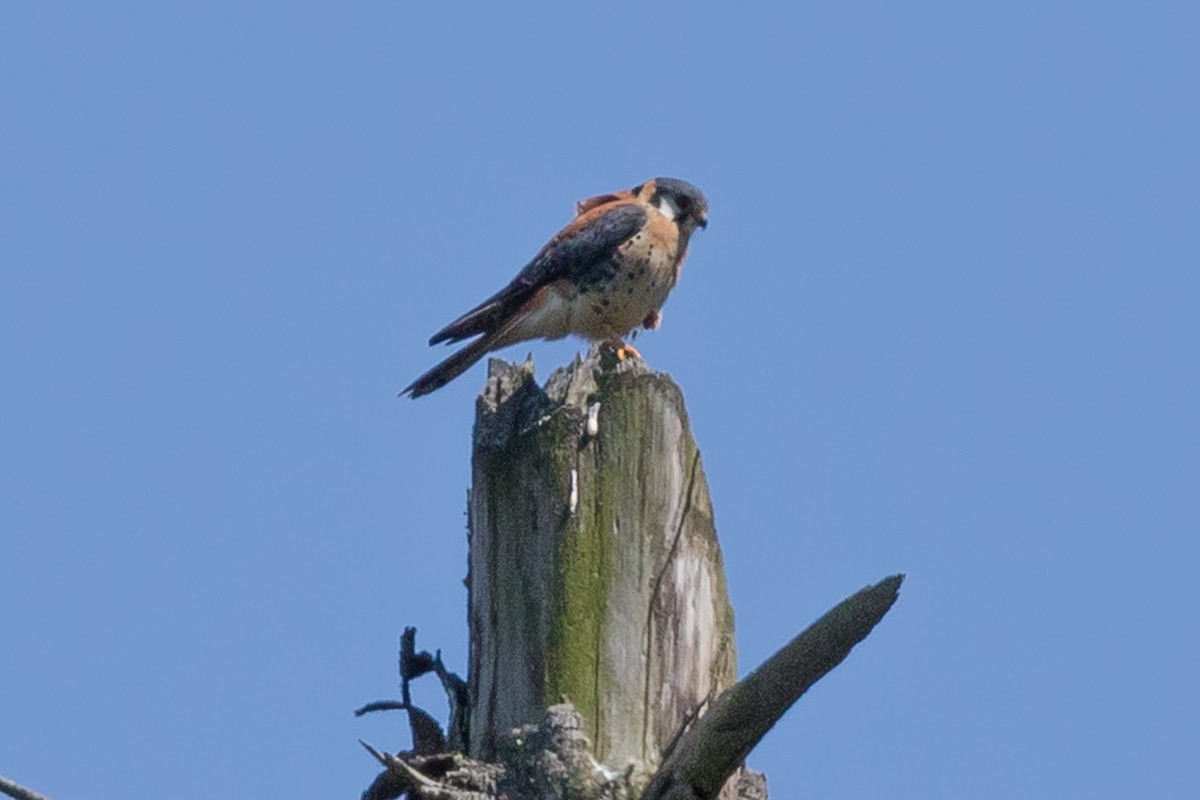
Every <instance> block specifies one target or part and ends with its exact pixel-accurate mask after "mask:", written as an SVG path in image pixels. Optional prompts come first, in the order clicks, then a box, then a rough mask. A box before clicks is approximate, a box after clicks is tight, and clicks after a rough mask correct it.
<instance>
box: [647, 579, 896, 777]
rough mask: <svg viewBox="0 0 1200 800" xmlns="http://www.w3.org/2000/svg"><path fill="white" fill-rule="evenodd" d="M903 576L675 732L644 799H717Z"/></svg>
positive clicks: (824, 623) (858, 600)
mask: <svg viewBox="0 0 1200 800" xmlns="http://www.w3.org/2000/svg"><path fill="white" fill-rule="evenodd" d="M903 581H904V576H903V575H892V576H891V577H889V578H885V579H884V580H882V581H880V582H879V583H877V584H875V585H874V586H868V587H866V588H865V589H863V590H861V591H859V592H858V593H856V594H854V595H852V596H851V597H848V598H846V599H845V600H843V601H842V602H841V603H839V604H838V605H836V606H834V607H833V608H832V609H830V610H829V611H828V612H826V613H825V615H824V616H823V617H821V618H820V619H819V620H817V621H816V622H814V623H813V624H812V625H810V626H809V627H808V628H806V629H805V630H804V631H803V632H801V633H800V634H799V635H798V636H796V637H795V638H794V639H792V640H791V641H790V642H788V643H787V644H786V645H784V646H783V647H782V648H780V649H779V651H778V652H776V653H775V654H774V655H773V656H771V657H770V658H768V659H767V660H766V661H764V662H763V663H762V664H761V665H760V666H759V667H758V669H756V670H754V672H752V673H750V674H749V675H747V676H746V677H745V678H743V679H742V680H741V681H739V682H738V683H737V684H735V685H734V686H732V687H730V688H729V689H728V690H727V691H726V692H725V693H724V694H722V695H721V696H720V697H718V698H717V699H716V701H714V702H713V705H712V708H710V709H709V711H708V713H706V714H705V715H704V716H702V717H701V718H700V719H698V720H697V721H696V722H695V723H694V724H693V725H692V726H691V727H690V728H688V729H687V730H685V731H683V733H682V734H681V735H680V736H679V737H678V739H677V741H676V744H675V747H674V748H673V749H672V751H671V753H670V754H669V755H668V756H667V757H666V759H665V760H664V761H663V763H662V765H661V766H660V767H659V768H658V771H657V772H655V773H654V777H653V778H651V779H650V783H649V784H647V785H646V789H645V791H643V792H642V795H641V800H662V798H676V797H701V798H707V797H716V796H717V792H719V791H720V789H721V787H722V786H723V785H724V783H725V781H726V780H727V779H728V778H729V776H730V775H732V774H733V773H734V771H735V770H736V769H737V768H738V766H739V765H740V764H741V763H742V762H743V761H744V760H745V758H746V756H747V755H748V754H749V753H750V751H751V750H752V749H753V748H754V746H755V745H756V744H758V742H759V741H760V740H761V739H762V738H763V736H765V735H766V734H767V731H769V730H770V729H771V728H772V727H773V726H774V725H775V723H776V722H778V721H779V718H780V717H782V716H783V714H784V712H786V711H787V710H788V709H789V708H790V707H791V706H792V704H793V703H795V702H796V701H797V700H799V699H800V696H801V695H802V694H804V692H806V691H807V690H808V688H809V687H810V686H812V685H813V684H814V683H816V682H817V681H818V680H820V679H821V678H822V677H824V676H825V674H826V673H828V672H829V671H830V670H831V669H833V668H834V667H836V666H837V665H838V664H840V663H841V662H842V660H843V659H845V658H846V656H848V655H849V654H850V650H851V649H852V648H853V647H854V645H856V644H858V643H859V642H861V641H862V640H863V639H865V638H866V636H867V634H869V633H870V632H871V630H872V629H873V628H874V627H875V625H876V624H877V623H878V622H879V621H880V620H881V619H883V615H884V614H886V613H887V612H888V609H890V608H891V607H892V604H893V603H895V602H896V598H897V597H898V596H899V591H900V584H901V583H902V582H903Z"/></svg>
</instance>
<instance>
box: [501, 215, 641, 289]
mask: <svg viewBox="0 0 1200 800" xmlns="http://www.w3.org/2000/svg"><path fill="white" fill-rule="evenodd" d="M648 219H649V213H648V210H647V208H646V206H645V205H643V204H642V203H640V202H638V201H637V200H636V198H633V197H616V198H615V199H613V200H611V201H608V202H602V203H598V204H596V205H593V206H591V207H588V208H586V209H585V210H583V212H582V213H580V214H579V215H578V216H576V217H575V219H573V220H571V222H570V223H568V224H567V225H566V227H564V228H563V229H562V230H560V231H559V232H558V233H556V234H555V235H554V236H553V237H552V238H551V239H550V241H548V242H546V244H545V245H544V246H543V247H542V249H541V250H539V251H538V253H537V255H536V256H534V257H533V260H532V261H530V262H529V264H528V265H526V267H525V268H524V269H523V270H521V273H520V274H519V275H518V276H517V280H518V281H520V282H521V283H523V284H525V285H526V286H533V285H540V284H544V283H548V282H550V281H553V280H557V279H559V278H565V277H569V276H570V275H571V274H573V273H576V272H578V271H580V270H586V269H587V268H588V267H589V266H591V265H592V264H594V263H596V262H597V261H601V260H606V259H608V258H610V257H612V255H613V254H614V253H616V251H617V248H619V247H620V246H621V244H623V243H624V242H625V241H627V240H628V239H629V238H630V237H632V236H634V235H635V234H636V233H637V232H638V231H640V230H641V229H642V228H644V227H645V225H646V222H647V220H648Z"/></svg>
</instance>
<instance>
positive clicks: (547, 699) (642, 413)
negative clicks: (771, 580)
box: [357, 350, 903, 800]
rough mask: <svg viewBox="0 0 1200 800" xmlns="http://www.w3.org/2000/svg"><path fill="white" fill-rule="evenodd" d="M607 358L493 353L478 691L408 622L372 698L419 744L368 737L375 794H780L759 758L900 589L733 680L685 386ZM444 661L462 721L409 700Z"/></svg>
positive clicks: (658, 799)
mask: <svg viewBox="0 0 1200 800" xmlns="http://www.w3.org/2000/svg"><path fill="white" fill-rule="evenodd" d="M607 361H610V359H605V358H603V357H602V356H601V354H600V352H599V351H596V350H593V352H592V353H591V354H590V355H589V356H588V357H587V358H586V359H577V360H576V361H575V363H574V364H572V365H571V366H569V367H567V368H565V369H561V370H559V371H558V372H556V373H555V374H554V375H552V376H551V378H550V380H549V382H548V383H547V384H546V386H545V388H541V387H539V386H538V385H537V384H536V382H535V381H534V379H533V369H532V366H530V365H529V364H526V365H524V366H517V365H513V364H507V363H503V362H500V361H492V363H491V365H490V367H489V369H490V374H489V378H488V383H487V386H486V387H485V389H484V391H483V393H482V394H481V395H480V397H479V400H478V403H477V408H476V419H475V434H474V457H473V461H472V488H471V495H470V500H469V503H468V511H469V516H470V519H469V526H468V527H469V540H470V553H469V556H468V561H469V573H468V579H467V588H468V617H469V623H470V634H471V649H470V680H469V685H467V684H465V683H464V682H463V681H462V680H461V679H459V678H458V677H457V676H455V675H454V674H452V673H450V672H449V671H448V670H446V668H445V666H444V665H443V664H442V662H441V658H440V654H439V655H436V656H434V655H430V654H429V653H428V652H424V651H422V652H419V653H418V652H416V648H415V639H414V636H415V633H414V631H413V630H412V629H409V630H406V631H405V635H404V638H403V641H402V645H401V658H400V666H401V699H400V700H399V701H381V702H376V703H371V704H368V705H367V706H364V707H363V708H361V709H359V711H358V712H357V713H360V714H361V713H366V712H368V711H374V710H384V709H392V708H403V709H405V710H407V711H408V713H409V722H410V726H411V733H412V739H413V749H412V750H411V751H409V752H407V753H400V754H397V755H395V756H392V755H389V754H387V753H382V752H380V751H378V750H376V749H375V748H373V747H371V746H370V745H365V743H364V745H365V746H366V747H367V749H368V750H369V751H370V752H371V754H372V755H373V756H374V757H375V758H376V759H377V760H378V761H379V762H380V763H381V764H382V765H383V766H384V767H385V771H384V772H383V773H381V774H380V775H378V776H377V777H376V779H375V781H374V782H373V783H372V784H371V786H370V787H369V788H368V789H367V791H366V792H364V794H363V797H364V800H393V798H397V797H399V796H401V795H406V796H408V797H414V798H422V799H423V800H489V798H494V797H509V798H513V800H535V799H536V800H632V798H638V799H639V800H711V798H715V797H720V798H721V800H735V798H736V799H737V800H765V798H766V784H765V780H764V778H763V776H762V775H761V774H758V773H752V772H749V771H746V770H742V769H740V765H741V762H742V760H743V759H744V758H745V757H746V754H747V753H748V752H749V751H750V750H751V749H752V748H753V747H754V746H755V744H756V743H757V742H758V741H759V740H761V739H762V737H763V736H764V735H765V734H766V733H767V731H769V730H770V729H771V727H772V726H773V725H774V724H775V723H776V722H777V721H778V720H779V718H780V717H781V716H782V715H783V714H784V713H785V712H786V711H787V709H788V708H789V707H791V705H792V704H793V703H795V702H796V700H797V699H798V698H799V697H800V695H802V694H803V693H804V692H805V691H806V690H807V689H808V687H809V686H811V685H812V684H813V683H814V682H815V681H817V680H819V679H820V678H821V677H822V676H823V675H825V674H826V673H827V672H829V670H831V669H833V668H834V667H835V666H837V664H839V663H840V662H841V661H842V659H844V658H845V657H846V656H847V655H848V654H849V653H850V650H851V649H852V648H853V647H854V646H855V645H856V644H857V643H858V642H860V641H862V639H864V638H865V637H866V636H867V635H868V634H869V633H870V632H871V630H872V629H873V628H874V626H875V625H876V624H877V623H878V622H879V621H880V620H881V619H882V618H883V616H884V614H886V613H887V612H888V610H889V609H890V608H891V607H892V604H893V603H895V601H896V598H897V595H898V592H899V589H900V584H901V582H902V581H903V576H901V575H894V576H892V577H890V578H886V579H884V580H882V581H880V582H878V583H876V584H874V585H873V586H868V587H866V588H864V589H863V590H861V591H859V592H858V593H856V594H854V595H852V596H851V597H849V598H847V599H846V600H843V601H842V602H841V603H839V604H837V605H836V606H834V607H833V608H832V609H830V611H829V612H827V613H826V614H825V615H824V616H822V617H821V618H820V619H818V620H817V621H816V622H815V623H813V624H812V625H810V626H809V627H808V628H807V629H805V630H804V631H803V632H801V633H800V634H798V635H797V636H796V637H795V638H793V639H792V640H791V641H790V642H788V643H787V644H785V645H784V646H783V647H782V648H780V650H779V651H778V652H776V653H775V654H774V655H773V656H771V657H770V658H768V659H767V660H766V661H764V662H763V663H762V664H761V665H760V666H759V667H758V668H757V669H755V670H754V671H753V672H751V673H750V674H749V675H747V676H746V677H745V678H743V679H742V680H741V681H740V682H737V683H736V684H735V682H734V681H735V677H736V657H735V653H734V644H733V641H734V639H733V611H732V608H731V606H730V604H729V597H728V594H727V591H726V585H725V574H724V567H723V565H722V560H721V550H720V547H719V546H718V544H717V535H716V530H715V528H714V526H713V514H712V506H711V503H710V502H709V496H708V485H707V483H706V482H705V480H704V471H703V469H702V468H701V463H700V454H699V451H698V450H697V449H696V443H695V442H694V441H693V440H692V436H691V432H690V431H689V429H688V420H687V412H686V411H685V409H684V405H683V397H682V395H681V394H680V391H679V388H678V387H677V386H676V385H675V384H674V382H673V381H671V379H670V378H668V377H667V376H665V375H661V374H658V373H654V372H652V371H650V369H649V368H648V367H646V366H645V364H644V363H642V362H641V361H633V362H624V363H621V364H613V363H607ZM430 672H432V673H436V674H437V675H438V677H439V679H440V680H441V681H442V685H443V686H444V687H445V689H446V693H447V697H448V699H449V700H450V707H451V712H450V724H449V727H448V730H447V731H446V733H445V734H443V732H442V730H441V728H440V727H439V726H438V725H437V723H436V722H435V721H433V718H432V717H431V716H430V715H429V714H428V713H426V712H425V711H424V710H422V709H419V708H416V707H415V706H413V705H412V704H411V702H410V701H409V691H408V683H409V681H411V680H413V679H415V678H419V677H420V676H422V675H424V674H426V673H430ZM564 701H569V702H564ZM464 751H465V755H464ZM598 761H599V762H600V763H597V762H598ZM601 765H603V766H601ZM731 776H737V777H736V779H734V780H730V778H731Z"/></svg>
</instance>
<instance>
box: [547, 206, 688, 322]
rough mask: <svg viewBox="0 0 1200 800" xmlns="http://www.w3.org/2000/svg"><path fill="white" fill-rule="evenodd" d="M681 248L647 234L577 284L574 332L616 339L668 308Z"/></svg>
mask: <svg viewBox="0 0 1200 800" xmlns="http://www.w3.org/2000/svg"><path fill="white" fill-rule="evenodd" d="M675 255H676V254H675V249H674V247H673V246H672V244H671V243H669V242H664V241H663V240H662V239H661V238H658V237H655V236H652V235H651V232H649V231H646V230H643V231H641V232H639V233H637V234H635V235H634V236H633V237H632V238H630V239H629V240H628V241H626V242H625V243H624V244H622V245H621V246H620V247H619V248H618V249H617V252H616V254H614V255H613V256H612V258H610V259H609V260H608V261H606V262H604V263H603V264H601V265H598V268H597V269H595V270H591V271H589V274H588V275H586V276H583V278H582V279H581V280H579V281H577V282H576V289H577V291H578V295H577V297H576V298H575V300H574V303H573V304H572V305H573V307H574V308H573V312H574V313H573V314H572V326H571V327H572V332H573V333H577V334H580V335H582V336H586V337H588V338H592V339H616V338H620V337H621V336H624V335H625V334H626V333H627V332H629V331H630V330H632V329H633V328H635V327H637V326H638V325H640V324H642V322H643V321H644V320H645V319H646V316H647V315H648V314H649V313H650V312H651V311H654V310H656V309H658V308H660V307H661V306H662V304H663V303H664V302H665V301H666V299H667V295H668V294H669V293H670V291H671V289H672V287H673V286H674V285H675V268H676V261H677V259H676V257H675Z"/></svg>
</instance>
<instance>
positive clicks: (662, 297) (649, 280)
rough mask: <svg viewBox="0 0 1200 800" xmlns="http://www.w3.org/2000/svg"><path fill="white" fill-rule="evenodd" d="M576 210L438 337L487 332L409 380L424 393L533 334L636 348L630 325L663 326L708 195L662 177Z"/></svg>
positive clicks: (704, 219) (704, 218) (621, 350)
mask: <svg viewBox="0 0 1200 800" xmlns="http://www.w3.org/2000/svg"><path fill="white" fill-rule="evenodd" d="M575 211H576V216H575V219H574V220H572V221H571V223H570V224H569V225H567V226H566V227H565V228H563V229H562V230H561V231H559V232H558V233H556V234H555V235H554V237H553V238H552V239H550V241H549V242H547V243H546V244H545V246H544V247H542V249H541V250H539V251H538V254H537V255H536V256H534V257H533V260H532V261H530V262H529V263H528V264H527V265H526V266H525V268H524V269H522V270H521V271H520V273H518V274H517V277H515V278H513V280H512V282H511V283H509V284H508V286H505V287H504V288H503V289H501V290H500V291H499V292H497V293H496V294H494V295H492V296H491V297H489V298H488V299H487V300H484V301H483V302H482V303H480V304H479V305H478V306H476V307H475V308H473V309H471V310H470V311H468V312H467V313H466V314H464V315H463V316H461V317H459V318H458V319H456V320H455V321H454V322H451V323H450V324H449V325H447V326H446V327H445V328H442V329H441V330H440V331H438V332H437V333H435V334H434V335H433V336H432V338H430V340H429V344H430V345H435V344H437V343H439V342H460V341H462V340H464V339H469V338H470V337H472V336H479V338H478V339H476V340H475V341H473V342H471V343H470V344H468V345H467V346H466V347H464V348H463V349H461V350H459V351H458V352H456V353H455V354H454V355H452V356H450V357H449V358H447V359H446V360H445V361H443V362H442V363H440V364H438V365H437V366H436V367H434V368H433V369H431V370H429V371H428V372H426V373H425V374H424V375H422V376H421V377H419V378H417V379H416V380H415V381H413V382H412V383H411V384H409V385H408V387H406V388H405V389H404V391H402V392H401V393H400V394H401V395H404V394H410V395H412V396H413V397H420V396H421V395H423V394H429V393H430V392H432V391H434V390H436V389H440V388H442V387H443V386H445V385H446V384H447V383H449V382H450V381H452V380H454V379H455V378H457V377H458V376H459V375H461V374H462V373H463V372H465V371H466V370H467V369H468V368H469V367H470V366H471V365H472V364H474V363H475V362H476V361H478V360H479V359H481V358H483V356H484V355H486V354H487V353H489V352H491V351H493V350H498V349H500V348H501V347H506V346H508V345H510V344H515V343H517V342H523V341H526V340H529V339H561V338H562V337H564V336H566V335H567V334H571V333H573V334H576V335H579V336H582V337H584V338H586V339H591V340H593V341H601V342H608V343H610V344H611V345H612V346H613V348H614V349H615V350H616V351H617V355H618V357H624V355H625V354H626V353H629V354H632V355H637V354H638V353H637V351H636V350H634V349H633V348H632V347H630V346H629V345H627V344H625V342H624V337H625V335H626V334H627V333H628V332H629V331H631V330H633V329H634V328H636V327H638V326H639V325H640V326H643V327H646V328H657V327H658V323H659V321H660V319H661V314H660V309H661V308H662V304H663V303H664V302H665V301H666V299H667V295H668V294H669V293H670V291H671V289H672V288H674V286H675V283H676V282H677V281H678V280H679V271H680V269H681V268H682V267H683V260H684V258H685V257H686V256H687V249H688V241H689V239H690V238H691V236H692V233H693V232H694V231H695V230H696V228H704V227H707V226H708V200H707V199H706V198H705V197H704V193H703V192H701V191H700V190H699V189H697V188H696V187H695V186H693V185H692V184H690V183H687V182H685V181H680V180H675V179H674V178H654V179H652V180H648V181H646V182H645V183H642V184H639V185H637V186H635V187H633V188H632V189H626V190H622V191H619V192H613V193H612V194H602V195H598V196H596V197H591V198H588V199H587V200H581V201H580V202H579V203H577V204H576V206H575Z"/></svg>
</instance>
